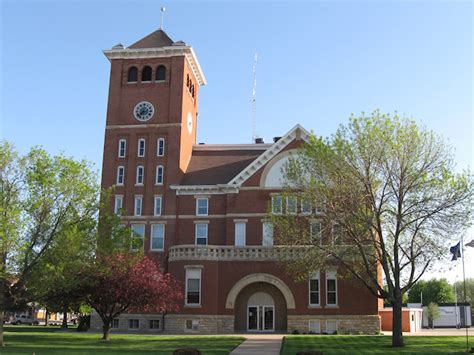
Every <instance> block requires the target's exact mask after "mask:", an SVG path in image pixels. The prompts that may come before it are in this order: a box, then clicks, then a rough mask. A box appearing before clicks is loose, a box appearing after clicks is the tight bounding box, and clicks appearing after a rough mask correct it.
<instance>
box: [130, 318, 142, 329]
mask: <svg viewBox="0 0 474 355" xmlns="http://www.w3.org/2000/svg"><path fill="white" fill-rule="evenodd" d="M128 328H129V329H138V328H140V320H139V319H129V320H128Z"/></svg>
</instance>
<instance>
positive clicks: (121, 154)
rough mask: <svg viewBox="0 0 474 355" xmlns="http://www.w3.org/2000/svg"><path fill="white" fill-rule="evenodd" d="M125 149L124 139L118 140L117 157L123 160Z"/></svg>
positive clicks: (125, 142)
mask: <svg viewBox="0 0 474 355" xmlns="http://www.w3.org/2000/svg"><path fill="white" fill-rule="evenodd" d="M126 148H127V141H126V140H125V139H119V146H118V157H119V158H125V150H126Z"/></svg>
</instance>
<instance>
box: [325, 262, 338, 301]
mask: <svg viewBox="0 0 474 355" xmlns="http://www.w3.org/2000/svg"><path fill="white" fill-rule="evenodd" d="M326 304H327V305H328V306H337V278H336V272H335V271H327V272H326Z"/></svg>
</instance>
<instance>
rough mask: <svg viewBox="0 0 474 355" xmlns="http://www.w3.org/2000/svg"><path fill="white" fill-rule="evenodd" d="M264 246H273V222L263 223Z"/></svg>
mask: <svg viewBox="0 0 474 355" xmlns="http://www.w3.org/2000/svg"><path fill="white" fill-rule="evenodd" d="M262 235H263V236H262V245H263V246H272V245H273V224H272V223H271V222H263V224H262Z"/></svg>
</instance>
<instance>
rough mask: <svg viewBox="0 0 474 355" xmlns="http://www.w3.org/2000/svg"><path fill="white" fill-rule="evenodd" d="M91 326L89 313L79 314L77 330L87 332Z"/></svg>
mask: <svg viewBox="0 0 474 355" xmlns="http://www.w3.org/2000/svg"><path fill="white" fill-rule="evenodd" d="M90 327H91V316H90V314H87V315H84V316H79V325H78V326H77V331H78V332H87V331H88V330H89V328H90Z"/></svg>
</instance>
